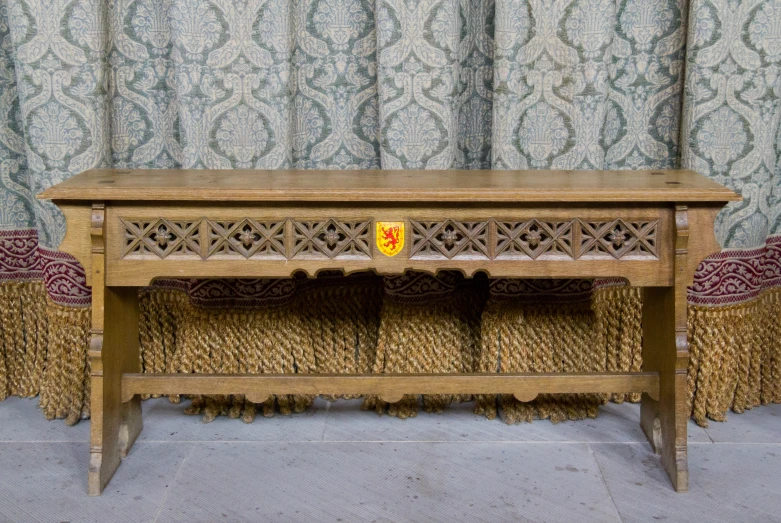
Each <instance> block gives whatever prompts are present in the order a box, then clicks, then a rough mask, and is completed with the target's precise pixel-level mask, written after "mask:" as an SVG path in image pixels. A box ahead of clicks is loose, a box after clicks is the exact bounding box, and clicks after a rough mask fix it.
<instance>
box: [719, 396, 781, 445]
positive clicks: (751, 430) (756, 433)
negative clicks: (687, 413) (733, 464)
mask: <svg viewBox="0 0 781 523" xmlns="http://www.w3.org/2000/svg"><path fill="white" fill-rule="evenodd" d="M705 431H706V432H707V433H708V435H709V436H710V438H711V439H712V440H713V441H715V442H716V443H781V405H765V406H762V407H755V408H753V409H752V410H747V411H746V412H744V413H743V414H736V413H734V412H729V413H727V421H725V422H721V423H720V422H717V421H711V422H710V423H709V424H708V428H707V429H705Z"/></svg>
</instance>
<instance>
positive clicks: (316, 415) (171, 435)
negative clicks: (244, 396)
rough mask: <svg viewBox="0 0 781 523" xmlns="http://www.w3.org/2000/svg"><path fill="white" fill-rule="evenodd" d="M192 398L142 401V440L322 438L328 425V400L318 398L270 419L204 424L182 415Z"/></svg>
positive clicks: (196, 417)
mask: <svg viewBox="0 0 781 523" xmlns="http://www.w3.org/2000/svg"><path fill="white" fill-rule="evenodd" d="M189 404H190V402H189V401H183V402H182V403H180V404H178V405H174V404H172V403H170V402H169V401H168V399H165V398H157V399H150V400H147V401H145V402H143V413H144V430H143V432H141V435H140V437H139V441H319V440H320V439H321V438H322V436H323V429H324V428H325V420H326V416H325V411H326V408H327V406H328V402H327V401H325V400H323V399H319V398H318V399H316V400H315V404H314V406H313V407H312V408H310V409H308V410H306V411H304V412H302V413H299V414H291V415H289V416H283V415H281V414H279V413H275V414H274V416H273V417H271V418H264V417H263V416H262V415H261V414H258V415H257V416H256V417H255V421H254V422H253V423H250V424H247V423H244V422H243V421H241V420H240V419H230V418H227V417H224V416H219V417H217V418H216V419H215V420H214V421H212V422H211V423H203V422H202V421H201V419H202V416H201V415H198V416H185V415H183V414H182V412H183V411H184V409H185V407H187V406H188V405H189Z"/></svg>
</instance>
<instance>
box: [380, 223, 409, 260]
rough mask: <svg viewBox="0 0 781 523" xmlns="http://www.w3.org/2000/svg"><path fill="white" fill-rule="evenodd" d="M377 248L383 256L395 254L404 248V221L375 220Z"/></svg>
mask: <svg viewBox="0 0 781 523" xmlns="http://www.w3.org/2000/svg"><path fill="white" fill-rule="evenodd" d="M375 237H376V240H375V241H376V242H377V248H378V249H379V250H380V252H381V253H383V254H384V255H385V256H396V255H397V254H398V253H400V252H401V249H402V248H404V222H377V234H376V235H375Z"/></svg>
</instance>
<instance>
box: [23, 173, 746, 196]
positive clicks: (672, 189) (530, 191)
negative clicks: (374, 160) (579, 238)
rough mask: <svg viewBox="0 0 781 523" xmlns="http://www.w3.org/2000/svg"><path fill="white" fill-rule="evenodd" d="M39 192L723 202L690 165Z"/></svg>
mask: <svg viewBox="0 0 781 523" xmlns="http://www.w3.org/2000/svg"><path fill="white" fill-rule="evenodd" d="M38 198H40V199H52V200H87V201H136V202H144V201H169V202H177V201H182V202H185V201H186V202H200V201H222V202H261V201H275V202H443V203H445V202H461V203H465V202H519V203H523V202H583V203H587V202H616V203H618V202H645V203H651V202H683V203H685V202H729V201H738V200H740V199H741V198H740V196H739V195H738V194H736V193H734V192H733V191H731V190H729V189H727V188H726V187H724V186H722V185H720V184H718V183H716V182H714V181H712V180H709V179H708V178H706V177H705V176H702V175H700V174H698V173H696V172H694V171H690V170H685V169H680V170H654V171H545V170H536V171H509V170H447V171H423V170H385V171H383V170H363V171H332V170H317V171H314V170H310V171H300V170H273V171H260V170H231V171H225V170H206V169H203V170H201V169H181V170H171V169H138V170H136V169H132V170H128V169H92V170H89V171H85V172H83V173H81V174H78V175H76V176H74V177H72V178H70V179H68V180H66V181H64V182H62V183H59V184H57V185H55V186H53V187H50V188H49V189H46V190H45V191H44V192H42V193H41V194H39V195H38Z"/></svg>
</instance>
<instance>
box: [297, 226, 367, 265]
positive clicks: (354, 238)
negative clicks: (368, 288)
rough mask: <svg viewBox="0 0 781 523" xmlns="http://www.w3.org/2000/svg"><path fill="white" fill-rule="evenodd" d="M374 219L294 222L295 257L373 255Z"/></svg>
mask: <svg viewBox="0 0 781 523" xmlns="http://www.w3.org/2000/svg"><path fill="white" fill-rule="evenodd" d="M371 224H372V221H371V220H361V221H354V222H352V221H350V222H346V221H345V222H343V221H337V220H333V219H330V220H325V221H311V222H310V221H300V222H299V221H294V222H293V258H323V257H326V258H330V259H334V258H371V249H370V245H371Z"/></svg>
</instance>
